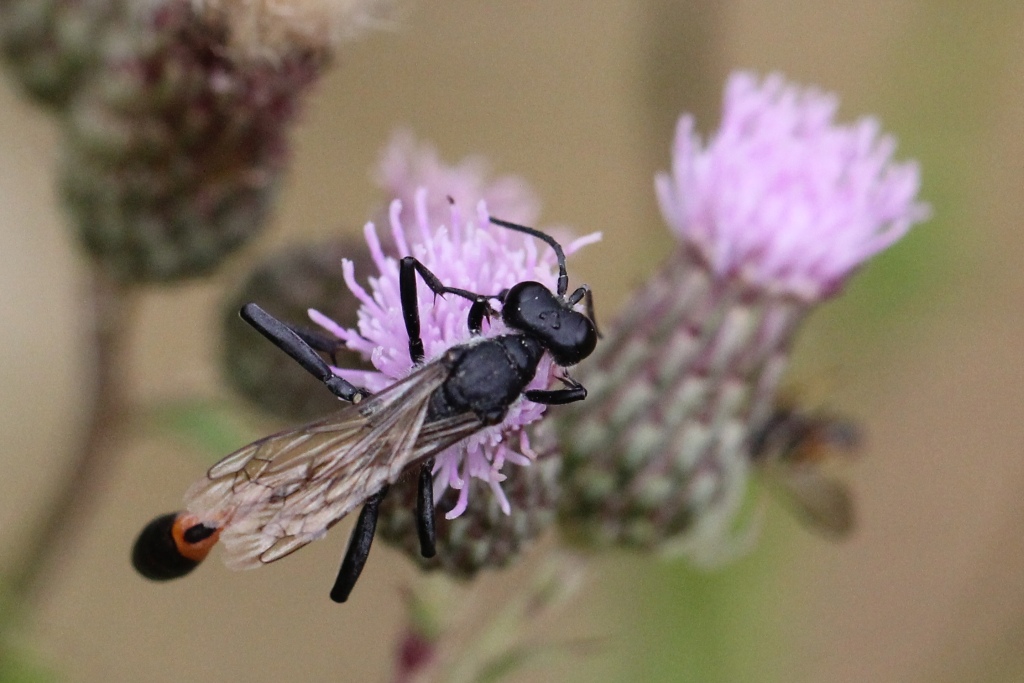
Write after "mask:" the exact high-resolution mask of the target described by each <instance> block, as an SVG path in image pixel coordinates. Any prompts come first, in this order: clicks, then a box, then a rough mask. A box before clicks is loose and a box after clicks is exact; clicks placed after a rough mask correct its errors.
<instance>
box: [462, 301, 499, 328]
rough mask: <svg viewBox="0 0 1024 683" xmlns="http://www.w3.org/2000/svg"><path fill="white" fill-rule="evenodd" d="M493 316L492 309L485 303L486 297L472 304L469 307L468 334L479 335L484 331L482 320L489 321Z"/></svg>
mask: <svg viewBox="0 0 1024 683" xmlns="http://www.w3.org/2000/svg"><path fill="white" fill-rule="evenodd" d="M492 314H495V315H496V313H495V311H494V309H492V308H491V305H490V304H489V303H487V298H486V297H480V298H478V299H477V300H476V301H474V302H473V305H472V306H470V307H469V320H468V321H467V322H468V323H469V333H470V334H472V335H473V336H476V335H478V334H481V333H482V332H483V331H484V318H487V319H488V320H490V319H491V315H492Z"/></svg>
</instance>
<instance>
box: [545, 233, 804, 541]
mask: <svg viewBox="0 0 1024 683" xmlns="http://www.w3.org/2000/svg"><path fill="white" fill-rule="evenodd" d="M805 310H806V307H805V306H804V305H802V304H800V303H798V302H796V301H795V300H793V299H790V298H785V297H782V298H777V299H773V298H770V297H766V296H764V295H763V294H760V293H758V292H757V291H753V290H752V289H751V288H750V287H748V286H745V285H743V284H742V283H740V282H737V281H729V280H716V279H715V278H714V277H713V276H712V274H711V273H709V272H708V270H707V269H706V268H705V267H704V266H703V265H702V264H701V263H700V262H699V260H697V259H695V258H694V256H693V255H692V254H691V253H690V252H688V251H687V250H686V249H679V250H678V251H677V252H676V254H675V256H674V257H673V258H672V259H671V260H670V261H669V263H668V264H667V265H666V266H665V267H664V268H663V269H662V270H661V271H660V272H659V273H658V274H657V275H656V276H655V277H654V278H652V280H651V281H650V282H649V283H648V284H647V286H646V287H645V288H644V289H643V290H642V291H641V292H640V293H639V294H638V295H637V296H636V297H635V299H634V301H633V302H632V303H631V304H630V306H629V307H628V311H627V313H626V314H625V315H624V316H623V317H622V318H621V319H619V320H618V321H617V322H616V323H615V325H614V326H613V327H612V328H611V329H610V330H609V331H608V334H607V337H606V339H605V340H604V341H603V342H602V343H601V344H600V345H599V347H598V351H597V352H596V353H595V355H594V356H593V357H592V359H591V362H589V363H588V364H587V365H586V367H585V368H584V369H582V370H581V372H580V373H579V377H578V378H579V379H580V381H582V382H583V383H584V385H586V386H587V388H588V390H589V392H590V393H589V395H588V397H587V400H586V401H584V402H582V403H581V404H579V405H578V406H574V407H573V408H572V409H570V410H566V411H562V413H561V414H559V415H558V416H556V417H555V418H554V421H555V423H556V424H557V426H558V428H559V432H560V437H561V440H560V441H561V443H562V445H563V448H564V449H565V451H566V453H565V474H564V476H563V485H564V487H565V492H564V495H563V497H562V505H561V511H560V512H561V519H562V522H563V528H564V530H565V531H566V532H567V535H568V536H569V538H570V539H572V540H575V541H576V542H579V543H581V544H584V545H594V546H604V545H612V544H619V545H626V546H631V547H636V548H643V549H654V548H659V547H661V546H663V545H665V544H668V543H670V542H671V543H672V544H673V545H680V546H682V547H684V548H685V547H686V541H687V539H688V537H689V536H691V535H692V536H693V538H694V539H703V538H705V537H708V536H719V537H720V536H722V535H727V534H728V531H729V528H730V526H731V525H732V523H733V520H734V518H735V515H736V512H737V510H738V508H739V506H740V505H741V503H742V501H743V498H744V495H745V487H746V481H747V472H748V470H749V467H750V460H749V456H748V451H749V447H748V442H747V439H748V434H749V432H750V430H751V429H752V425H758V424H761V423H762V422H763V421H764V420H765V419H766V417H767V415H768V414H769V412H770V410H771V406H772V401H773V397H774V394H775V389H776V387H777V385H778V381H779V378H780V377H781V375H782V371H783V369H784V368H785V366H786V361H787V352H788V348H789V342H790V339H791V335H792V332H793V330H794V329H795V328H796V326H797V325H798V323H799V322H800V320H801V319H802V317H803V313H804V311H805Z"/></svg>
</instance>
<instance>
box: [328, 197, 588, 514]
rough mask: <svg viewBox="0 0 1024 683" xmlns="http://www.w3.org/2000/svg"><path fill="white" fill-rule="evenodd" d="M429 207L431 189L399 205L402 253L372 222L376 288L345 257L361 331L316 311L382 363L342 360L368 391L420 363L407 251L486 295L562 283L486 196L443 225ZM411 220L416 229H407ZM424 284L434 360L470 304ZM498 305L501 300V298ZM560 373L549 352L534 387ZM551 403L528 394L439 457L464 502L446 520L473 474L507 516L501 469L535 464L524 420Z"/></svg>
mask: <svg viewBox="0 0 1024 683" xmlns="http://www.w3.org/2000/svg"><path fill="white" fill-rule="evenodd" d="M429 206H430V198H428V194H427V191H426V189H425V188H423V189H421V190H420V191H419V192H417V193H416V196H415V201H414V206H413V212H412V214H413V216H412V218H411V220H406V219H403V215H404V214H403V212H402V202H401V201H400V200H395V201H393V202H392V203H391V208H390V224H391V237H392V239H393V243H394V245H395V249H396V250H397V254H395V255H388V254H385V252H384V249H383V247H382V246H381V241H380V238H379V237H378V234H377V229H376V227H375V226H374V224H373V223H368V224H367V225H366V228H365V235H366V241H367V243H368V245H369V248H370V253H371V255H372V257H373V261H374V263H375V264H376V266H377V269H378V272H379V273H380V274H379V275H378V276H377V277H371V278H369V291H368V290H367V289H364V288H363V287H362V286H361V285H360V284H359V283H358V282H356V279H355V273H354V267H353V263H352V262H351V261H349V260H347V259H346V260H345V261H343V262H342V268H343V272H344V276H345V282H346V283H347V284H348V287H349V289H350V290H351V291H352V294H353V295H354V296H355V297H356V298H357V299H358V300H359V302H360V304H361V306H360V309H359V322H358V326H357V328H356V329H351V328H345V327H342V326H340V325H338V324H337V323H335V322H334V321H332V320H331V319H330V318H328V317H327V316H325V315H323V314H321V313H320V312H318V311H315V310H310V311H309V315H310V318H311V319H312V320H313V321H314V322H315V323H317V324H318V325H320V326H322V327H323V328H324V329H326V330H327V331H329V332H330V333H332V334H334V335H336V336H337V337H338V338H339V339H341V340H343V341H344V342H345V343H346V345H347V346H348V347H349V348H350V349H352V350H354V351H357V352H359V353H361V354H363V355H364V356H365V357H367V358H369V359H370V361H371V362H372V363H373V365H374V367H376V368H377V371H376V372H366V371H357V370H348V369H345V368H335V372H336V373H337V374H338V375H340V376H341V377H343V378H345V379H346V380H348V381H350V382H353V383H354V384H356V385H359V386H363V387H366V388H367V389H369V390H370V391H374V392H375V391H379V390H381V389H383V388H385V387H387V386H388V385H390V384H392V383H393V382H394V381H395V380H397V379H399V378H402V377H404V376H406V375H408V374H409V372H410V371H411V370H412V368H413V365H412V359H411V357H410V356H409V337H408V334H407V332H406V329H405V321H404V319H403V317H402V304H401V298H400V294H399V285H398V278H399V265H398V262H399V260H400V259H401V258H402V257H404V256H408V255H412V256H415V257H416V258H417V259H419V260H420V261H421V262H422V263H423V264H424V265H425V266H426V267H427V268H428V269H430V270H431V271H432V272H433V273H434V274H435V275H436V276H437V277H438V278H440V280H441V281H442V282H444V283H445V284H446V285H447V286H450V287H458V288H461V289H466V290H469V291H472V292H477V293H479V294H497V293H498V292H500V291H501V290H503V289H506V288H509V287H511V286H512V285H514V284H516V283H518V282H522V281H524V280H535V281H537V282H540V283H542V284H544V285H546V286H548V287H550V288H551V289H554V287H555V284H556V280H557V275H558V269H557V264H556V261H555V255H554V253H553V252H552V251H551V250H550V249H549V248H547V247H546V246H544V245H543V244H538V243H537V241H536V240H534V239H532V238H529V237H527V236H525V235H522V234H521V233H517V232H512V231H509V230H505V229H502V228H499V227H496V226H493V225H491V224H490V222H489V214H488V209H487V205H486V203H485V202H483V201H480V202H479V204H477V206H476V211H475V213H472V214H471V215H468V216H466V215H463V213H462V210H461V209H462V207H461V205H460V204H458V203H457V202H456V203H454V204H451V205H450V206H449V211H448V214H449V215H448V220H447V221H446V222H445V223H446V224H445V225H438V224H437V223H436V222H433V221H432V220H431V212H430V211H429V208H428V207H429ZM409 223H412V225H411V227H407V226H408V225H409ZM598 239H600V235H599V234H596V233H595V234H592V235H588V236H586V237H582V238H580V239H577V240H575V241H574V242H571V243H569V244H567V245H566V246H565V253H566V254H567V255H568V254H572V253H573V252H575V251H577V250H578V249H580V248H581V247H583V246H584V245H586V244H589V243H591V242H594V241H596V240H598ZM417 285H418V286H417V293H418V300H419V311H420V326H421V336H422V338H423V346H424V349H425V351H426V362H430V361H431V360H432V359H434V358H437V357H438V356H440V355H441V354H443V353H444V352H445V351H446V350H447V349H449V348H451V347H452V346H455V345H457V344H462V343H464V342H466V341H468V340H469V339H470V333H469V328H468V325H467V316H468V313H469V307H470V302H469V301H467V300H466V299H464V298H462V297H458V296H454V295H447V296H443V297H441V296H437V297H435V296H434V293H433V292H432V291H430V289H429V288H428V287H427V286H426V285H425V284H424V283H423V282H422V281H418V283H417ZM495 306H496V307H498V308H500V305H497V304H495ZM507 331H508V328H507V327H505V325H504V323H502V321H501V319H500V318H498V317H495V318H492V319H491V320H490V321H486V320H485V321H484V326H483V335H484V336H485V337H491V336H496V335H499V334H502V333H504V332H507ZM560 374H561V370H560V369H559V368H558V367H557V366H555V365H554V364H553V363H552V362H551V359H550V358H549V357H545V358H544V359H543V360H542V361H541V363H540V366H539V367H538V368H537V374H536V377H535V378H534V380H533V382H532V383H530V385H529V387H528V388H529V389H545V388H548V387H549V386H550V385H551V384H552V382H553V381H555V378H557V377H558V376H559V375H560ZM544 410H545V406H543V405H541V404H538V403H533V402H531V401H528V400H526V399H524V398H520V399H519V400H518V401H516V402H515V403H514V404H512V406H511V407H510V408H509V411H508V414H507V415H506V417H505V420H504V422H502V423H501V424H500V425H495V426H493V427H487V428H485V429H483V430H481V431H480V432H479V433H477V434H476V435H474V436H472V437H470V438H468V439H466V440H464V441H462V442H460V443H459V444H457V445H455V446H452V447H450V448H448V449H446V450H445V451H443V452H441V453H439V454H438V455H437V456H436V457H435V464H434V486H435V492H434V493H435V498H440V496H441V494H442V493H443V491H444V489H445V488H447V487H449V486H450V487H452V488H454V489H457V490H459V498H458V502H457V503H456V505H455V507H454V508H453V509H452V510H450V511H449V512H448V513H447V514H446V517H447V518H448V519H454V518H455V517H458V516H459V515H461V514H462V513H463V512H464V511H465V510H466V506H467V504H468V502H469V486H468V484H469V481H468V479H469V477H477V478H479V479H482V480H484V481H486V482H488V484H490V486H491V489H492V490H493V491H494V494H495V495H496V496H497V497H498V499H499V502H500V504H501V507H502V509H503V510H504V511H505V513H506V514H508V512H509V511H510V506H509V502H508V499H507V498H506V496H505V494H504V492H503V491H502V489H501V482H502V481H503V480H504V479H505V475H504V474H502V472H501V470H502V467H503V466H504V465H505V463H506V462H511V463H513V464H516V465H523V466H527V465H529V464H530V462H531V460H533V459H534V458H535V455H534V453H533V451H532V450H531V448H530V440H529V437H528V436H527V434H526V432H525V430H524V427H526V426H527V425H529V424H530V423H532V422H535V421H536V420H539V419H540V418H541V416H542V415H543V414H544Z"/></svg>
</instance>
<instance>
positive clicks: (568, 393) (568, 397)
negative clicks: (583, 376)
mask: <svg viewBox="0 0 1024 683" xmlns="http://www.w3.org/2000/svg"><path fill="white" fill-rule="evenodd" d="M561 380H562V383H563V384H565V385H566V386H567V387H568V389H548V390H544V389H531V390H530V391H526V392H523V396H525V397H526V398H527V399H528V400H530V401H533V402H534V403H543V404H544V405H549V406H560V405H565V404H566V403H574V402H576V401H582V400H583V399H585V398H586V397H587V388H586V387H584V386H583V385H582V384H580V383H579V382H577V381H576V380H574V379H572V378H570V377H563V378H561Z"/></svg>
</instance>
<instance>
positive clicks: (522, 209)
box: [374, 129, 540, 225]
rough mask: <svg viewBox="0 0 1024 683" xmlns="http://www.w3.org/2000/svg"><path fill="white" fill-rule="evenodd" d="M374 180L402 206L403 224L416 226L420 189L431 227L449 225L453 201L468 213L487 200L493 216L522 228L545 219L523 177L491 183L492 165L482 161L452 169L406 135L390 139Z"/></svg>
mask: <svg viewBox="0 0 1024 683" xmlns="http://www.w3.org/2000/svg"><path fill="white" fill-rule="evenodd" d="M374 179H375V180H376V182H377V184H378V185H379V186H380V188H381V189H383V190H384V192H385V194H386V195H387V196H388V197H391V198H394V199H399V200H401V201H402V206H403V207H405V208H403V210H402V214H401V219H402V222H403V223H409V222H411V221H412V220H413V219H412V217H411V216H410V215H409V214H410V212H411V209H412V207H413V206H415V204H416V201H415V199H416V194H417V192H419V190H420V188H426V190H427V195H426V202H427V216H428V217H429V219H430V224H431V225H439V224H441V223H445V222H446V221H447V220H448V216H449V212H450V208H449V203H448V198H449V197H451V198H452V199H454V200H455V204H456V206H463V207H474V206H476V205H477V204H478V203H479V202H480V201H481V200H483V201H485V202H487V208H488V209H490V211H491V213H492V214H493V215H495V216H498V217H499V218H503V219H505V220H507V221H512V222H514V223H520V224H522V225H535V224H536V223H537V218H538V217H539V216H540V201H539V200H538V199H537V195H536V194H535V193H534V191H533V189H532V188H531V187H530V186H529V184H527V182H526V181H525V180H523V179H522V178H520V177H519V176H515V175H502V176H497V177H492V173H491V170H490V165H489V164H488V163H487V160H486V159H484V158H483V157H479V156H471V157H466V158H465V159H463V160H462V161H460V162H458V163H456V164H447V163H445V162H444V161H443V160H442V159H441V157H440V155H439V154H438V152H437V149H436V148H435V147H434V146H433V145H431V144H430V143H428V142H421V141H418V140H417V139H416V137H415V136H414V135H413V133H412V132H411V131H409V130H407V129H400V130H397V131H395V133H394V134H393V135H392V136H391V141H390V142H389V143H388V145H387V147H385V149H384V151H383V153H382V154H381V157H380V162H379V164H378V166H377V171H376V173H375V176H374Z"/></svg>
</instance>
